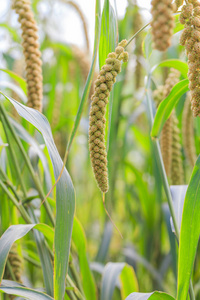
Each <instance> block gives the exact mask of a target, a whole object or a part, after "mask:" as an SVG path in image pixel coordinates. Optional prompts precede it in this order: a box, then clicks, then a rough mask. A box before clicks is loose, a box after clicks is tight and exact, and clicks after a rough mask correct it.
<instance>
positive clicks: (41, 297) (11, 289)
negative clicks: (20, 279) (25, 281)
mask: <svg viewBox="0 0 200 300" xmlns="http://www.w3.org/2000/svg"><path fill="white" fill-rule="evenodd" d="M0 291H2V292H4V293H6V294H8V295H16V296H20V297H25V299H28V300H36V299H37V300H53V298H51V297H50V296H48V295H46V294H44V293H41V292H38V291H35V290H33V289H30V288H27V287H25V286H22V285H20V284H18V283H17V282H13V281H10V280H3V281H2V284H1V286H0Z"/></svg>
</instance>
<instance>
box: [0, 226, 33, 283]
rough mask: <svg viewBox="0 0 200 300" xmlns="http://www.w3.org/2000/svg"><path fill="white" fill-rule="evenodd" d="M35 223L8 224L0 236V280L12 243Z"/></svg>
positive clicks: (0, 279)
mask: <svg viewBox="0 0 200 300" xmlns="http://www.w3.org/2000/svg"><path fill="white" fill-rule="evenodd" d="M34 226H35V224H31V225H13V226H10V227H9V228H8V229H7V230H6V231H5V232H4V234H3V235H2V236H1V238H0V282H1V281H2V278H3V274H4V269H5V265H6V260H7V257H8V254H9V251H10V249H11V247H12V244H13V243H14V242H15V241H17V240H18V239H21V238H22V237H23V236H25V235H26V234H27V233H28V232H29V231H30V230H31V229H33V227H34Z"/></svg>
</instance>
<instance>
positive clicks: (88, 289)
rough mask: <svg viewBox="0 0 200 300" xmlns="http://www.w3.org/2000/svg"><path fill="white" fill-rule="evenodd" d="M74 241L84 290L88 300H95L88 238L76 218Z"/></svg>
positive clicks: (73, 233)
mask: <svg viewBox="0 0 200 300" xmlns="http://www.w3.org/2000/svg"><path fill="white" fill-rule="evenodd" d="M72 239H73V242H74V244H75V246H76V249H77V251H78V257H79V264H80V271H81V277H82V282H83V290H84V293H85V296H86V299H88V300H95V299H96V289H95V283H94V278H93V276H92V272H91V270H90V267H89V264H88V260H87V254H86V237H85V233H84V229H83V227H82V225H81V223H80V222H79V220H78V219H77V218H76V217H75V218H74V225H73V231H72ZM85 278H87V280H85Z"/></svg>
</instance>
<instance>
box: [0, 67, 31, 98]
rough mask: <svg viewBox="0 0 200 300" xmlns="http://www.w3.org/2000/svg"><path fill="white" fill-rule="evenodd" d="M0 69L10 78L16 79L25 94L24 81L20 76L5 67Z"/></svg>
mask: <svg viewBox="0 0 200 300" xmlns="http://www.w3.org/2000/svg"><path fill="white" fill-rule="evenodd" d="M0 71H2V72H4V73H7V74H8V75H9V76H10V77H11V78H12V79H14V80H15V81H17V82H18V83H19V86H20V88H21V89H22V91H23V92H24V93H25V94H27V88H26V81H25V80H24V79H23V78H22V77H21V76H19V75H17V74H16V73H14V72H12V71H10V70H7V69H0Z"/></svg>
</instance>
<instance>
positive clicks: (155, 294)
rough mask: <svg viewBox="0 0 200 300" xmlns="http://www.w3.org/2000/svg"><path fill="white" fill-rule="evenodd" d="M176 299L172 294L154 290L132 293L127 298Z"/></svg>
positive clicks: (128, 299) (136, 299) (133, 299)
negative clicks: (151, 291)
mask: <svg viewBox="0 0 200 300" xmlns="http://www.w3.org/2000/svg"><path fill="white" fill-rule="evenodd" d="M148 299H149V300H175V299H174V298H173V297H172V296H170V295H168V294H165V293H162V292H153V293H132V294H131V295H129V296H128V297H127V298H126V300H148Z"/></svg>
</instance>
